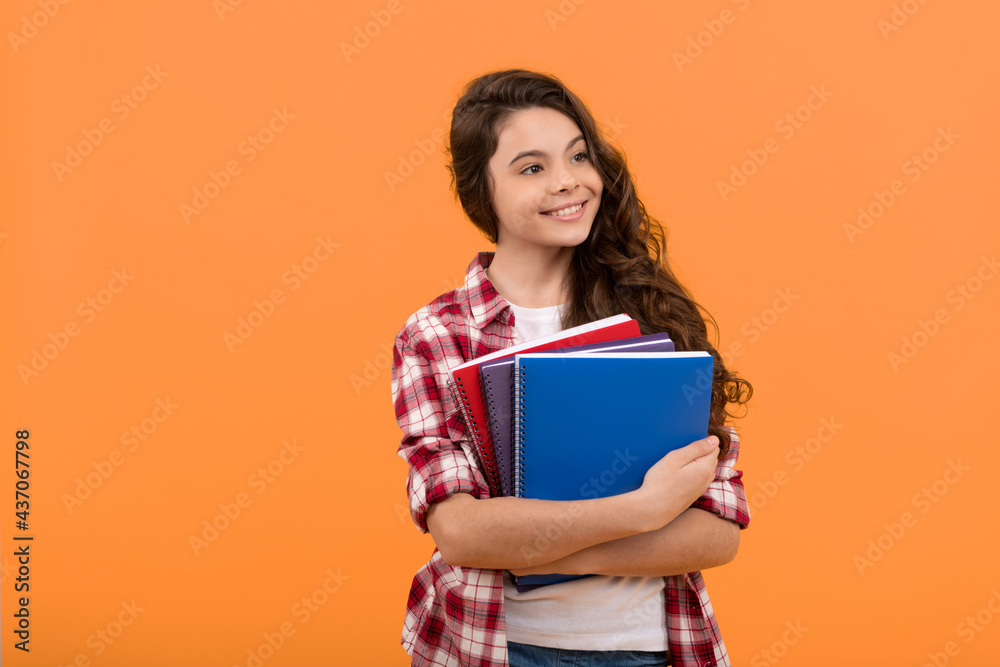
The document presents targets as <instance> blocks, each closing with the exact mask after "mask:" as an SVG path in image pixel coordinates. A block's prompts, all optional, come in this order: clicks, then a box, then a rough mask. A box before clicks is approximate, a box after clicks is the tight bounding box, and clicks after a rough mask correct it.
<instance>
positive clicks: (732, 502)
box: [691, 425, 750, 530]
mask: <svg viewBox="0 0 1000 667" xmlns="http://www.w3.org/2000/svg"><path fill="white" fill-rule="evenodd" d="M725 428H726V430H728V431H729V437H730V444H729V451H728V452H727V453H726V455H725V456H724V457H722V458H721V459H719V462H718V464H717V465H716V467H715V479H714V480H713V481H712V482H711V483H710V484H709V485H708V489H707V490H706V491H705V493H704V494H703V495H702V496H701V498H699V499H698V500H696V501H695V502H694V504H692V505H691V507H698V508H700V509H703V510H708V511H709V512H714V513H715V514H718V515H719V516H721V517H722V518H723V519H729V520H730V521H735V522H736V523H738V524H739V526H740V529H741V530H742V529H744V528H746V527H747V526H748V525H749V524H750V507H749V506H748V505H747V495H746V491H745V490H744V488H743V480H742V479H741V478H742V477H743V471H742V470H737V469H736V468H735V466H736V460H737V458H739V454H740V439H739V436H737V435H736V431H735V429H733V427H732V426H728V425H727V426H726V427H725Z"/></svg>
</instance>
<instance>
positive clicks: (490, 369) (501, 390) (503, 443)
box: [479, 333, 674, 496]
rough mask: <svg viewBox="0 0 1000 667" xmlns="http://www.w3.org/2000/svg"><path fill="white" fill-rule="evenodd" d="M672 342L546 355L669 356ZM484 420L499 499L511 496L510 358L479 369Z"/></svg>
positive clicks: (658, 338)
mask: <svg viewBox="0 0 1000 667" xmlns="http://www.w3.org/2000/svg"><path fill="white" fill-rule="evenodd" d="M673 351H674V342H673V341H672V340H670V335H669V334H665V333H658V334H648V335H646V336H636V337H633V338H623V339H622V340H616V341H610V342H607V343H590V344H587V345H575V346H573V347H563V348H559V349H555V350H549V352H553V353H556V352H673ZM479 381H480V383H481V385H482V388H483V397H484V402H485V404H486V418H487V420H488V421H489V429H490V434H491V436H492V437H493V449H494V450H495V454H496V459H497V468H498V470H499V472H500V490H501V495H504V496H513V495H514V469H515V467H514V432H513V430H512V429H513V427H514V418H513V414H512V412H511V406H512V405H513V396H514V395H513V391H514V357H513V356H511V357H505V358H503V359H497V360H496V361H487V362H486V363H484V364H482V365H481V366H480V367H479Z"/></svg>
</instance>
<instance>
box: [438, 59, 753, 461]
mask: <svg viewBox="0 0 1000 667" xmlns="http://www.w3.org/2000/svg"><path fill="white" fill-rule="evenodd" d="M535 107H548V108H551V109H555V110H557V111H560V112H562V113H563V114H565V115H566V116H568V117H569V118H570V119H572V120H573V121H574V122H575V123H576V124H577V126H578V127H579V128H580V130H581V131H582V133H583V135H584V139H585V140H586V142H587V147H588V149H589V152H590V158H591V160H592V162H593V164H594V166H595V167H596V168H597V171H598V173H600V175H601V180H602V182H603V184H604V189H603V192H602V194H601V204H600V207H599V208H598V211H597V215H596V218H595V219H594V224H593V226H592V227H591V230H590V235H589V236H588V237H587V240H586V241H585V242H583V243H581V244H580V245H579V246H577V248H576V252H575V253H574V254H573V259H572V261H571V264H570V269H569V271H568V273H567V276H566V280H567V282H568V284H567V287H568V288H569V293H570V295H571V300H570V303H569V305H568V306H567V307H566V309H565V310H564V312H563V317H562V325H563V327H564V328H568V327H572V326H577V325H580V324H585V323H587V322H593V321H594V320H598V319H601V318H604V317H610V316H612V315H617V314H619V313H627V314H628V315H629V316H631V317H632V318H633V319H635V320H636V321H637V322H638V324H639V330H640V332H642V333H643V334H650V333H661V332H667V333H669V334H670V338H671V340H673V341H674V345H675V347H676V349H677V350H679V351H684V350H690V351H698V350H701V351H706V352H709V353H711V355H712V356H713V357H714V364H713V376H714V377H713V378H712V399H711V409H710V417H709V427H708V432H709V434H711V435H715V436H717V437H718V438H719V446H720V450H721V451H720V454H719V457H720V458H722V457H723V456H725V455H726V452H727V451H728V449H729V445H730V438H729V433H728V431H726V430H725V429H724V428H723V425H724V424H725V421H726V418H727V416H728V417H740V416H744V415H736V414H733V413H730V412H729V411H728V410H727V406H728V404H729V403H734V404H737V405H743V406H745V405H746V404H747V403H748V402H749V400H750V397H751V396H752V395H753V387H752V386H751V385H750V383H749V382H747V381H746V380H744V379H743V378H740V377H738V376H737V375H736V374H735V373H733V371H731V370H730V369H728V368H726V365H725V363H724V362H723V360H722V357H721V355H720V354H719V353H718V351H717V350H716V349H715V347H714V346H713V345H712V344H711V343H710V342H709V341H708V331H707V327H706V318H707V320H708V321H710V322H711V323H712V326H713V328H714V329H715V335H716V337H718V332H719V327H718V324H717V323H716V322H715V319H714V318H713V317H712V316H711V314H710V313H709V312H708V311H707V310H705V309H704V308H703V307H702V306H701V305H700V304H698V303H697V302H696V301H695V300H694V298H693V297H692V296H691V293H690V292H689V291H688V290H687V289H686V288H685V287H684V286H683V285H681V283H680V282H679V281H678V280H677V278H676V276H674V273H673V271H672V270H671V268H670V263H669V261H668V258H667V235H666V232H665V231H664V229H663V226H662V225H661V224H660V223H659V222H658V221H656V220H655V219H654V218H652V217H651V216H650V215H649V214H648V213H647V212H646V208H645V207H644V206H643V204H642V202H641V201H639V198H638V196H637V194H636V189H635V183H634V180H633V178H632V174H631V172H629V170H628V167H627V165H626V163H625V155H624V154H623V153H622V152H621V151H619V150H618V149H617V148H615V147H614V146H612V145H611V144H609V143H608V141H607V140H606V139H605V138H604V136H603V133H602V132H601V130H600V129H599V128H598V126H597V123H596V122H595V121H594V117H593V116H592V115H591V113H590V111H589V110H588V109H587V107H586V105H584V103H583V102H582V101H581V100H580V98H579V97H577V96H576V95H575V94H573V92H572V91H570V90H569V89H568V88H567V87H566V86H565V85H564V84H563V83H562V82H561V81H560V80H559V79H558V78H556V77H554V76H551V75H547V74H542V73H538V72H532V71H529V70H523V69H508V70H502V71H496V72H490V73H488V74H484V75H483V76H480V77H478V78H476V79H474V80H473V81H471V82H470V83H469V84H468V85H467V86H466V87H465V90H464V91H463V93H462V95H461V97H460V98H459V100H458V102H457V103H456V105H455V109H454V111H453V112H452V120H451V132H450V134H449V137H448V142H447V144H446V146H445V149H444V150H445V153H446V155H448V157H449V158H450V161H449V163H448V171H449V172H450V173H451V178H452V182H451V186H452V190H453V191H454V193H455V196H456V197H457V198H458V200H459V202H460V203H461V205H462V209H463V210H464V211H465V214H466V215H467V216H468V217H469V219H470V220H471V221H472V223H473V224H474V225H476V227H478V228H479V229H480V230H481V231H482V232H483V233H484V234H485V235H486V237H487V238H488V239H489V241H490V242H491V243H496V241H497V232H498V227H499V226H498V220H497V215H496V211H495V210H494V208H493V187H492V182H491V180H490V175H489V169H488V162H489V160H490V158H491V157H492V156H493V154H494V153H495V152H496V148H497V140H498V136H499V132H500V130H501V129H502V128H503V124H504V122H505V121H506V120H507V119H508V118H509V117H510V116H511V115H512V114H514V113H516V112H518V111H521V110H524V109H531V108H535ZM699 310H702V311H704V312H705V316H704V317H703V316H702V314H701V312H699Z"/></svg>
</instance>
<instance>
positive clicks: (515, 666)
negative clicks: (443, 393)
mask: <svg viewBox="0 0 1000 667" xmlns="http://www.w3.org/2000/svg"><path fill="white" fill-rule="evenodd" d="M507 660H508V662H509V663H510V667H667V665H669V664H670V663H669V662H668V661H667V652H666V651H578V650H570V649H564V648H549V647H547V646H535V645H534V644H518V643H517V642H512V641H508V642H507Z"/></svg>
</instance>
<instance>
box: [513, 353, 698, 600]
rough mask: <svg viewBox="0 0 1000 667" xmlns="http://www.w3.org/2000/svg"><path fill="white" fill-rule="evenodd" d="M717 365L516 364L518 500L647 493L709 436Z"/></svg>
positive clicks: (570, 360)
mask: <svg viewBox="0 0 1000 667" xmlns="http://www.w3.org/2000/svg"><path fill="white" fill-rule="evenodd" d="M713 362H714V360H713V358H712V356H711V355H710V354H709V353H707V352H658V353H607V352H599V353H569V354H551V353H550V354H518V355H516V356H515V366H514V369H515V370H514V381H515V386H516V389H517V391H518V394H519V400H518V403H517V404H516V409H515V410H514V435H515V442H514V447H515V466H516V470H517V474H516V476H515V479H514V486H515V494H516V495H517V496H518V497H521V498H540V499H544V500H580V499H584V498H604V497H607V496H612V495H617V494H620V493H626V492H628V491H633V490H635V489H638V488H639V487H640V486H641V485H642V480H643V477H644V476H645V474H646V471H647V470H649V468H650V467H651V466H652V465H653V464H654V463H656V462H657V461H659V460H660V459H661V458H663V456H665V455H666V454H667V453H668V452H671V451H673V450H675V449H678V448H680V447H683V446H685V445H687V444H689V443H691V442H694V441H695V440H699V439H701V438H704V437H706V436H707V435H708V418H709V408H710V404H711V390H710V389H702V387H704V386H705V384H704V383H705V381H706V380H708V381H709V382H710V381H711V378H712V370H713V369H712V367H713ZM579 577H580V575H564V574H540V575H527V576H523V577H517V579H516V583H517V585H518V587H519V590H520V589H521V587H524V589H527V587H528V586H531V585H535V586H537V585H543V584H549V583H557V582H559V581H566V580H568V579H575V578H579Z"/></svg>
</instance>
